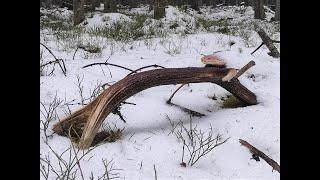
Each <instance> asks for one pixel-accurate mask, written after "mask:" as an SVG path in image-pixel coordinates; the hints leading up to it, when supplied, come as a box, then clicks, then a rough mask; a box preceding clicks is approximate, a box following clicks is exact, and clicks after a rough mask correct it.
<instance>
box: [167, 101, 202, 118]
mask: <svg viewBox="0 0 320 180" xmlns="http://www.w3.org/2000/svg"><path fill="white" fill-rule="evenodd" d="M168 104H169V105H173V106H176V107H178V108H180V109H181V110H182V111H184V112H186V113H188V114H190V115H191V116H196V117H202V116H206V115H205V114H202V113H199V112H197V111H194V110H191V109H188V108H186V107H183V106H180V105H178V104H174V103H172V102H170V103H168Z"/></svg>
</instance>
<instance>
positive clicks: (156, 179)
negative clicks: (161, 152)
mask: <svg viewBox="0 0 320 180" xmlns="http://www.w3.org/2000/svg"><path fill="white" fill-rule="evenodd" d="M153 170H154V179H155V180H158V176H157V170H156V165H155V164H154V165H153Z"/></svg>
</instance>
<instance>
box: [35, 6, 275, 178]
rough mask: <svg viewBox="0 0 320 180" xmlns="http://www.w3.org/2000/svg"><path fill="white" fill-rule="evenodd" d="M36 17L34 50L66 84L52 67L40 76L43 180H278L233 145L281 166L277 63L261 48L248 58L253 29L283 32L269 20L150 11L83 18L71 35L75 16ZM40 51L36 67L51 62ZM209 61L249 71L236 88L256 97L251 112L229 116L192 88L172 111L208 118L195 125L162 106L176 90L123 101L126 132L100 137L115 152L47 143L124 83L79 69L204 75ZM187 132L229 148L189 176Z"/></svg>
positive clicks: (216, 91)
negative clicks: (72, 117)
mask: <svg viewBox="0 0 320 180" xmlns="http://www.w3.org/2000/svg"><path fill="white" fill-rule="evenodd" d="M40 11H41V12H42V13H43V14H44V16H42V17H41V29H40V32H41V36H40V39H41V43H42V44H43V45H45V46H46V47H47V48H48V49H50V50H51V52H52V53H53V54H54V56H56V58H58V59H59V58H61V59H63V61H64V63H65V67H66V74H64V73H63V71H62V69H64V68H63V66H61V67H60V66H59V64H57V63H56V64H55V63H51V64H49V65H45V66H43V67H42V68H40V88H41V103H40V119H41V123H40V136H41V138H40V143H41V155H40V158H41V165H40V170H41V178H42V179H59V178H60V179H63V177H64V179H68V178H67V177H69V179H72V177H75V179H99V178H100V179H108V178H109V179H112V178H119V179H126V180H130V179H155V172H156V177H157V179H255V180H256V179H279V178H280V175H279V173H278V172H276V171H272V168H271V167H270V166H269V165H268V164H267V163H266V162H265V161H263V160H261V161H255V160H254V159H251V154H250V152H249V151H248V149H246V148H245V147H243V146H240V143H239V139H244V140H246V141H248V142H249V143H251V144H252V145H254V146H255V147H256V148H258V149H260V150H261V151H263V152H264V153H265V154H267V155H268V156H270V157H271V158H273V159H274V160H275V161H277V162H278V163H279V164H280V59H279V58H272V57H270V56H269V55H268V54H267V53H268V49H267V48H266V47H265V46H263V47H262V48H260V49H259V50H258V51H257V52H255V54H253V55H251V54H250V53H251V52H252V51H253V50H254V49H255V48H256V47H257V46H259V45H260V43H261V39H260V38H259V36H258V34H257V33H256V32H255V29H256V28H257V27H258V26H260V27H262V28H263V29H264V30H265V31H266V32H267V33H268V35H270V37H272V38H273V39H274V40H279V39H280V25H279V24H278V23H276V22H270V18H271V17H272V16H273V15H274V13H273V12H272V11H269V12H267V20H265V21H260V20H255V19H254V18H253V10H252V8H251V7H219V8H214V9H212V8H209V7H205V8H203V9H202V13H201V14H198V13H196V12H194V11H192V10H188V11H187V12H183V11H182V10H180V9H178V8H175V7H172V6H169V7H168V8H167V9H166V18H163V19H161V20H154V19H151V18H150V16H151V13H150V12H148V11H147V7H141V8H135V9H131V10H127V9H122V10H121V13H101V12H94V13H88V14H87V15H86V20H85V21H84V22H83V23H82V24H80V25H79V26H77V27H73V26H72V22H71V20H72V12H71V11H68V10H67V9H61V8H55V9H50V10H48V9H40ZM43 45H40V49H41V52H40V66H41V65H44V64H46V63H47V62H50V61H54V60H55V58H54V57H53V55H52V54H51V53H50V52H49V51H48V50H47V49H46V48H45V47H44V46H43ZM276 46H277V48H278V49H279V50H280V46H279V44H276ZM79 47H80V48H79ZM216 51H220V52H217V53H216V54H217V55H219V56H221V57H222V58H223V59H225V61H226V62H227V66H228V67H233V68H241V67H242V66H243V65H245V64H246V63H248V62H249V61H250V60H254V61H255V62H256V65H255V66H253V67H252V68H251V69H249V70H248V71H247V72H246V73H245V74H244V75H242V76H241V77H240V78H239V80H240V82H241V83H242V84H243V85H245V86H246V87H247V88H248V89H249V90H251V91H252V92H254V93H255V94H256V95H257V99H258V104H257V105H254V106H247V107H236V108H231V107H229V106H228V105H227V104H226V101H227V100H228V99H230V93H229V92H227V91H226V90H225V89H223V88H221V87H220V86H218V85H215V84H210V83H200V84H189V85H187V86H184V87H183V88H182V89H181V90H180V91H179V92H178V93H177V94H176V96H175V97H174V98H173V100H172V102H173V103H175V104H179V105H181V106H184V107H187V108H189V109H192V110H194V111H197V112H200V113H203V114H205V116H204V117H192V116H190V114H188V113H186V112H184V111H182V110H181V109H179V108H177V107H175V106H170V105H168V104H166V100H168V98H169V97H170V95H171V94H172V92H173V91H174V90H175V89H176V88H177V87H178V86H179V85H167V86H159V87H154V88H150V89H147V90H144V91H142V92H140V93H138V94H136V95H134V96H133V97H130V98H129V99H128V100H127V102H131V103H135V104H136V105H131V104H124V105H122V106H121V109H120V111H121V114H122V115H123V116H124V117H125V120H126V123H124V122H123V121H121V119H120V118H119V116H118V115H115V114H110V115H109V116H108V117H107V119H106V120H105V122H104V128H106V129H107V130H109V131H111V130H112V131H113V132H116V133H118V135H119V137H117V138H115V139H114V140H115V142H105V143H100V144H98V145H97V146H95V147H92V148H90V150H84V151H82V150H78V149H76V148H74V147H73V145H72V143H71V142H70V139H68V138H66V137H62V136H59V135H57V134H53V131H52V126H53V125H54V124H55V123H57V122H58V121H59V119H62V118H63V117H65V116H67V115H68V114H69V113H70V112H73V111H75V110H77V109H79V108H80V107H82V106H83V105H85V104H87V103H88V102H90V101H91V100H92V99H93V98H94V97H96V96H97V95H98V94H99V93H100V92H102V91H103V87H104V86H103V85H105V84H106V83H108V84H113V83H115V82H117V81H118V80H120V79H122V78H124V77H125V76H126V75H127V74H128V73H130V72H129V71H127V70H124V69H121V68H118V67H112V66H105V65H101V66H91V67H87V68H82V67H83V66H85V65H88V64H91V63H97V62H106V61H107V62H108V63H113V64H117V65H121V66H125V67H127V68H130V69H137V68H140V67H143V66H147V65H154V64H157V65H160V66H164V67H166V68H173V67H202V66H204V65H203V64H202V63H201V61H200V59H201V57H202V56H203V55H207V54H212V53H214V52H216ZM60 64H62V61H60ZM149 69H152V68H149ZM105 87H107V86H105ZM231 103H232V102H231ZM118 129H120V130H121V131H120V132H117V130H118ZM190 129H191V130H190ZM190 132H191V133H194V134H197V135H199V136H201V137H202V138H203V140H204V139H205V138H206V137H212V138H215V137H216V136H218V135H219V137H218V140H219V142H221V141H224V140H227V141H226V142H225V143H223V144H221V145H220V146H217V147H215V148H214V149H213V150H212V151H210V152H209V153H207V154H206V155H204V156H201V157H200V159H199V160H198V161H197V162H196V163H194V164H193V165H192V166H191V164H187V166H186V167H182V166H181V165H180V163H181V161H182V156H183V139H184V140H185V141H186V143H190V139H189V137H188V133H190ZM189 135H190V134H189ZM197 142H198V144H199V141H197ZM198 144H193V146H195V147H197V145H198ZM188 145H189V147H192V145H190V144H188ZM83 153H86V154H83ZM75 155H76V156H75ZM190 157H191V156H190V153H189V152H188V150H187V149H186V147H185V150H184V157H183V161H184V162H185V163H188V161H189V160H190ZM79 158H81V159H80V160H79V164H78V163H77V159H79ZM195 158H196V157H195ZM193 161H194V160H193ZM190 162H192V160H190Z"/></svg>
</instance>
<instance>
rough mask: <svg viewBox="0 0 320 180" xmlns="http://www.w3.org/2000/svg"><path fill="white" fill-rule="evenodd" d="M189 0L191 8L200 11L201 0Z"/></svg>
mask: <svg viewBox="0 0 320 180" xmlns="http://www.w3.org/2000/svg"><path fill="white" fill-rule="evenodd" d="M189 2H190V5H191V8H192V9H194V10H196V11H200V7H201V6H202V0H191V1H189Z"/></svg>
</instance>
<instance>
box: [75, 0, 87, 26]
mask: <svg viewBox="0 0 320 180" xmlns="http://www.w3.org/2000/svg"><path fill="white" fill-rule="evenodd" d="M84 19H85V17H84V0H73V25H74V26H76V25H78V24H80V23H81V22H82V21H83V20H84Z"/></svg>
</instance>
